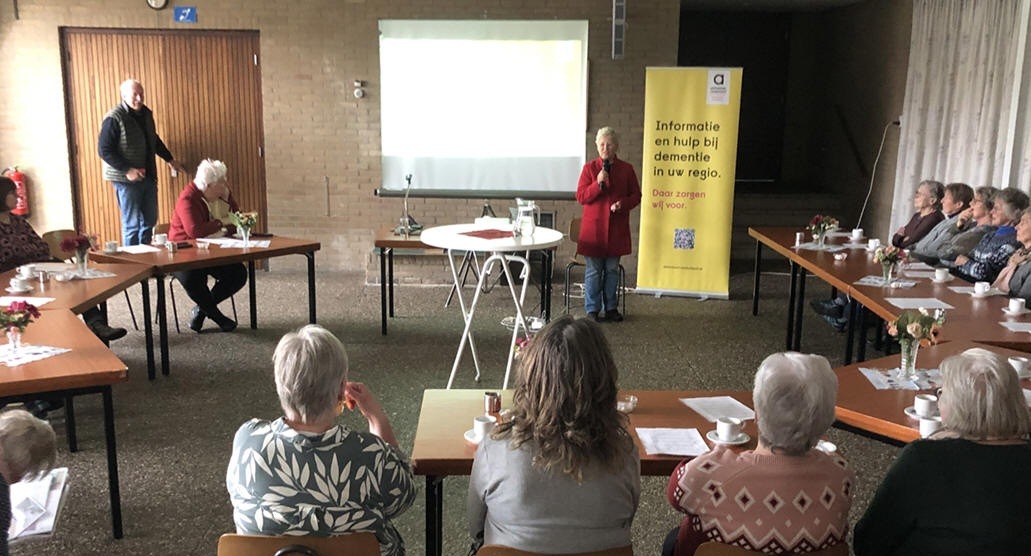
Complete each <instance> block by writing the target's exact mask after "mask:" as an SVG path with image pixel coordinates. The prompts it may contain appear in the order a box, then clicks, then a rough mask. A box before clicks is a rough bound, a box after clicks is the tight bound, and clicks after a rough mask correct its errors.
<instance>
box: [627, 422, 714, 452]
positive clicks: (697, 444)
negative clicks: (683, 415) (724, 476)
mask: <svg viewBox="0 0 1031 556" xmlns="http://www.w3.org/2000/svg"><path fill="white" fill-rule="evenodd" d="M637 437H638V438H640V439H641V446H644V451H645V453H647V454H665V455H668V456H700V455H702V454H704V453H705V452H708V451H709V446H708V445H707V444H706V443H705V440H703V439H702V435H701V434H699V433H698V429H665V428H655V429H645V428H641V427H638V428H637Z"/></svg>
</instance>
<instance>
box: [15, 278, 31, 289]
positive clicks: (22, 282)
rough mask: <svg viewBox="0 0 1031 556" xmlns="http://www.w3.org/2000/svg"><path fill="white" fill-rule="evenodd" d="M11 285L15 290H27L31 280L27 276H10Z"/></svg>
mask: <svg viewBox="0 0 1031 556" xmlns="http://www.w3.org/2000/svg"><path fill="white" fill-rule="evenodd" d="M11 287H12V288H14V289H16V290H27V289H29V288H31V287H32V282H31V281H30V279H29V278H18V277H14V278H11Z"/></svg>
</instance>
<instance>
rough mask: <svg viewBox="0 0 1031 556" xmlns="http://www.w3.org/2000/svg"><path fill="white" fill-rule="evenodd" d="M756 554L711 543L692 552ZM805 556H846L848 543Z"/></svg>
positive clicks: (735, 555)
mask: <svg viewBox="0 0 1031 556" xmlns="http://www.w3.org/2000/svg"><path fill="white" fill-rule="evenodd" d="M758 554H763V553H762V552H758V551H752V550H745V549H744V548H741V547H738V546H733V545H729V544H723V543H720V542H713V541H709V542H705V543H702V544H701V545H700V546H699V547H698V550H695V552H694V556H756V555H758ZM806 554H808V555H809V556H848V543H844V542H843V543H841V544H836V545H834V546H832V547H830V548H825V549H823V550H817V551H815V552H807V553H806Z"/></svg>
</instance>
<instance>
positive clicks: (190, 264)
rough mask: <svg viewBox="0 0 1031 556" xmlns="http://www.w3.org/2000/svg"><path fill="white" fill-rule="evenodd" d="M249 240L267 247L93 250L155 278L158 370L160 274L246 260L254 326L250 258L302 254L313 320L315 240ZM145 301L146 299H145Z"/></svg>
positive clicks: (164, 362) (163, 329) (164, 336)
mask: <svg viewBox="0 0 1031 556" xmlns="http://www.w3.org/2000/svg"><path fill="white" fill-rule="evenodd" d="M251 239H252V241H262V240H270V244H269V246H268V247H246V248H223V247H219V246H217V245H214V244H212V245H211V246H210V248H208V249H199V248H197V247H196V242H195V241H190V242H188V243H190V245H191V247H189V248H183V249H179V250H178V251H175V252H169V251H167V250H165V249H164V248H163V247H162V248H160V249H159V251H157V252H151V253H124V252H119V253H114V254H108V253H96V252H94V253H93V254H91V257H92V258H93V259H94V260H97V261H100V262H112V263H136V264H142V265H146V266H148V267H150V268H151V269H152V273H153V276H154V278H155V279H156V280H157V313H158V337H159V339H160V346H161V374H163V375H168V373H169V369H168V364H169V361H168V322H167V318H166V317H167V315H166V308H165V288H164V277H165V276H167V275H168V274H171V273H173V272H179V271H184V270H194V269H199V268H209V267H213V266H221V265H225V264H232V263H247V286H248V290H247V291H248V293H249V294H250V302H251V310H250V320H251V328H252V329H253V328H257V327H258V304H257V290H256V288H255V285H254V262H255V261H257V260H261V259H270V258H273V257H281V256H284V255H295V254H296V255H304V257H305V258H306V259H307V261H308V322H310V323H311V324H315V252H316V251H318V250H319V249H320V248H321V244H319V242H317V241H309V240H306V239H293V238H288V237H278V236H276V237H269V238H266V237H254V236H253V235H252V236H251ZM145 301H146V300H145Z"/></svg>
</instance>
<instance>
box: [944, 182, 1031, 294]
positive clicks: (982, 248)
mask: <svg viewBox="0 0 1031 556" xmlns="http://www.w3.org/2000/svg"><path fill="white" fill-rule="evenodd" d="M1027 206H1028V197H1027V194H1026V193H1024V192H1023V191H1020V190H1018V189H1014V188H1012V187H1007V188H1006V189H1003V190H1002V191H1001V192H999V194H998V195H996V197H995V204H994V205H993V206H992V212H991V215H992V225H993V226H996V228H995V229H994V230H992V231H990V232H988V233H986V234H985V235H984V237H982V238H981V241H979V242H978V243H977V246H976V247H974V248H973V249H972V250H971V251H970V252H969V253H967V254H966V255H960V256H958V257H956V260H955V267H954V268H953V269H952V270H951V272H952V273H953V274H955V275H956V276H959V277H960V278H963V279H964V280H968V281H970V282H979V281H982V280H983V281H987V282H994V281H995V279H996V277H998V276H999V272H1001V271H1002V269H1003V267H1005V266H1006V263H1007V262H1008V261H1009V258H1010V255H1012V254H1013V252H1014V251H1016V250H1017V248H1018V247H1019V246H1020V243H1019V242H1018V241H1017V230H1016V228H1015V227H1014V225H1015V224H1016V223H1017V220H1018V219H1019V218H1020V213H1021V212H1022V211H1023V210H1024V209H1026V208H1027Z"/></svg>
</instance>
